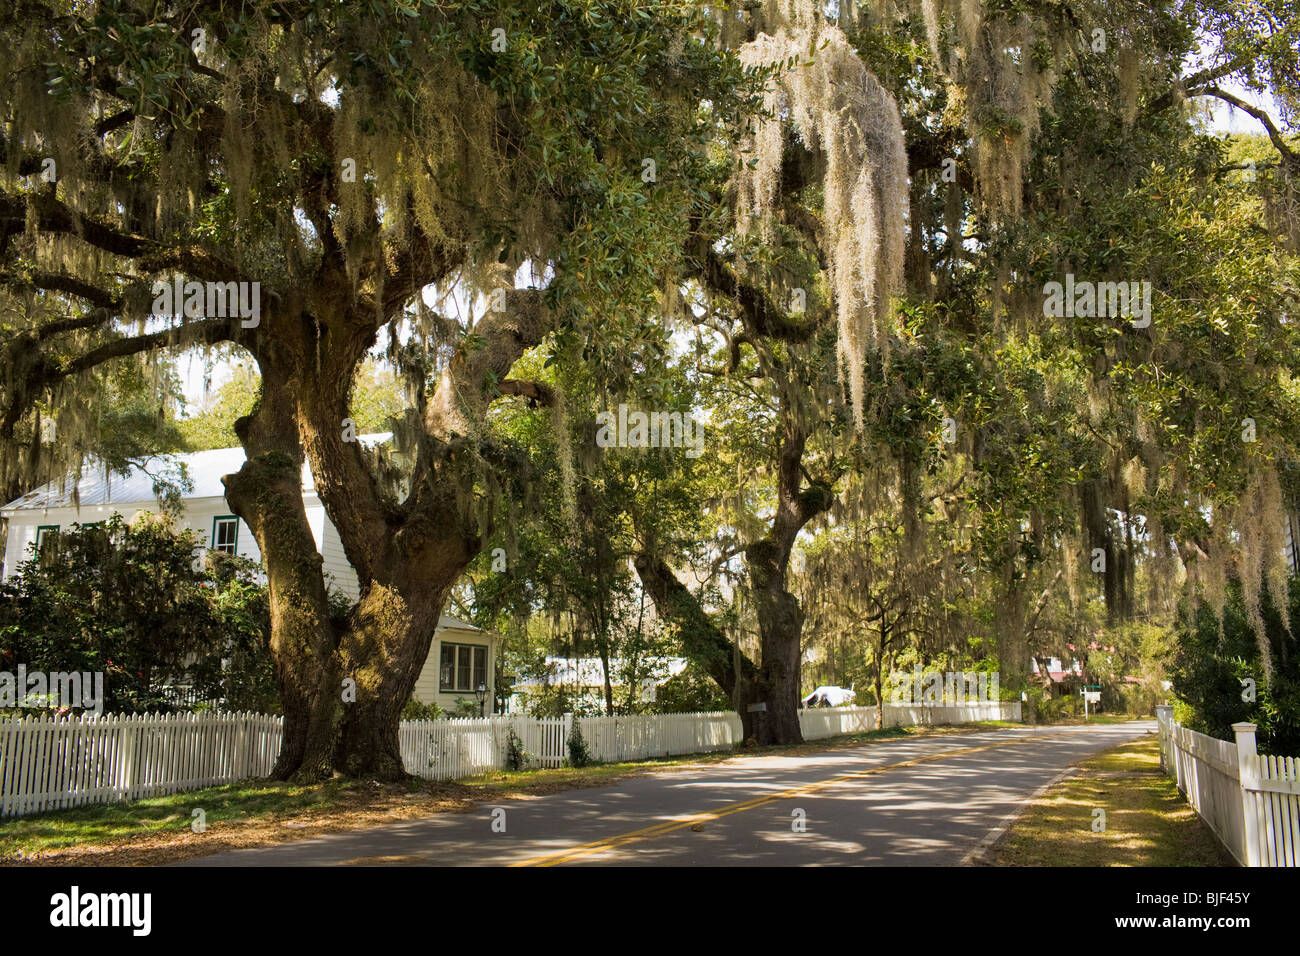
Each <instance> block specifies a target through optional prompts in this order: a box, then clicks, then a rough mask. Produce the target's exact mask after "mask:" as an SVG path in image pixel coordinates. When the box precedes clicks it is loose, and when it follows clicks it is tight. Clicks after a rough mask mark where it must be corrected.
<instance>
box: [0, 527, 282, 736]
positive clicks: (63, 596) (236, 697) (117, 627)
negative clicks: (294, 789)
mask: <svg viewBox="0 0 1300 956" xmlns="http://www.w3.org/2000/svg"><path fill="white" fill-rule="evenodd" d="M200 550H201V539H200V536H199V535H198V533H197V532H193V531H189V530H184V529H179V530H178V529H177V528H175V527H174V526H173V525H172V524H171V522H170V520H169V519H168V518H166V517H164V516H156V515H146V516H143V517H141V518H140V519H138V520H137V521H135V522H134V523H133V524H130V525H128V524H127V523H126V522H125V521H124V520H123V519H122V518H121V516H120V515H114V516H113V517H111V518H110V519H108V520H107V521H105V522H103V523H102V524H98V525H76V526H73V527H72V528H70V529H67V530H65V531H63V532H61V533H60V534H59V535H58V537H57V539H55V541H54V542H51V544H50V545H49V547H48V549H47V550H44V551H43V552H42V553H41V554H39V555H33V557H32V559H31V560H29V561H27V562H26V563H24V564H23V565H21V566H20V568H19V570H18V574H17V575H16V576H15V577H14V578H11V579H10V580H8V581H6V582H5V583H4V584H3V585H0V660H3V662H4V664H5V667H6V669H12V667H13V666H15V665H17V664H18V663H23V664H25V665H26V666H27V667H28V669H30V670H42V671H71V670H78V671H91V672H95V671H102V672H103V673H104V675H105V676H104V690H105V698H106V699H105V702H104V707H105V709H106V710H109V711H114V712H127V713H129V712H140V711H154V710H163V711H166V710H172V709H175V706H174V705H173V703H172V702H171V700H170V698H169V696H168V694H167V692H166V688H168V687H169V686H172V685H186V686H192V687H193V688H194V689H195V690H196V691H197V692H198V694H199V696H200V697H204V698H209V699H217V700H223V701H224V702H225V703H226V705H227V706H229V707H231V708H236V709H241V710H244V709H247V710H257V711H261V712H276V711H278V709H279V701H278V695H277V694H276V692H275V685H274V681H273V679H272V674H271V664H270V656H269V653H268V650H267V642H268V638H269V633H270V625H269V619H268V610H267V594H266V589H265V587H264V585H263V584H261V583H260V581H259V577H260V575H259V573H258V571H257V569H256V567H255V566H253V565H251V564H250V563H249V562H247V561H241V560H238V559H231V558H229V557H228V556H225V555H221V556H219V557H213V558H212V559H211V560H208V561H206V562H204V561H202V560H196V558H195V554H196V552H199V551H200Z"/></svg>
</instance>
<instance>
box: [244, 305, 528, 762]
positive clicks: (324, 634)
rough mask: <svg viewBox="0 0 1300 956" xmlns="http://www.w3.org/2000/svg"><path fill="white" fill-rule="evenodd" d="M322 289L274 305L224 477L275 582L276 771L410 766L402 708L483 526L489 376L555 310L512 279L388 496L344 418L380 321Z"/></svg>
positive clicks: (441, 392)
mask: <svg viewBox="0 0 1300 956" xmlns="http://www.w3.org/2000/svg"><path fill="white" fill-rule="evenodd" d="M334 291H335V293H336V294H337V295H338V299H337V300H336V301H344V296H343V295H342V292H341V290H334ZM320 294H321V297H320V298H317V299H315V300H313V301H312V303H311V305H312V306H313V308H312V309H307V308H304V307H303V305H304V303H301V302H300V303H290V307H289V308H288V309H286V312H287V313H288V314H287V315H286V316H275V317H274V318H276V319H278V320H279V321H278V323H277V325H276V326H275V345H274V347H272V348H263V349H260V350H259V352H258V354H257V356H256V357H257V359H258V362H259V365H260V366H261V371H262V377H263V387H262V394H261V398H260V400H259V402H258V404H257V406H256V407H255V409H254V411H253V412H252V413H251V414H250V415H249V416H248V417H246V418H243V419H241V420H240V421H239V422H238V423H237V425H236V430H237V432H238V434H239V436H240V440H241V442H242V443H243V445H244V448H245V451H246V453H247V459H246V461H245V463H244V465H243V467H242V468H241V469H240V470H239V472H237V473H235V474H233V475H227V476H226V477H225V479H224V481H225V484H226V496H227V500H228V501H229V503H230V506H231V508H232V510H234V512H235V513H236V514H237V515H239V516H240V517H241V518H243V519H244V521H245V522H246V523H247V524H248V526H249V528H251V529H252V531H253V534H254V536H255V537H256V539H257V542H258V546H259V547H260V549H261V552H262V558H263V562H264V564H265V567H266V573H267V582H268V586H269V590H270V595H271V653H272V658H273V660H274V666H275V675H276V681H277V684H278V685H279V689H280V694H281V698H282V701H283V706H284V712H285V724H284V736H283V742H282V745H281V752H280V756H279V759H278V760H277V762H276V765H275V768H274V770H273V776H275V777H276V778H278V779H286V780H294V781H302V782H307V781H313V780H320V779H324V778H326V777H329V776H331V775H332V774H334V773H343V774H346V775H349V776H366V777H372V778H376V779H382V780H395V779H399V778H401V777H403V776H405V773H406V771H405V768H404V766H403V763H402V756H401V750H400V747H399V742H398V725H399V722H400V715H401V711H402V708H403V707H404V706H405V705H406V702H407V700H409V699H410V696H411V693H412V691H413V690H414V688H415V682H416V679H417V678H418V676H419V674H420V671H421V669H422V668H423V667H424V664H425V661H426V659H427V658H428V655H429V649H430V647H431V646H432V642H433V638H434V635H435V633H436V630H437V624H438V618H439V615H440V614H441V612H442V608H443V606H444V604H445V603H446V600H447V597H448V594H449V593H450V591H451V589H452V587H453V586H454V585H455V583H456V581H457V579H458V578H459V577H460V575H461V574H462V573H463V572H464V570H465V568H466V567H467V566H468V565H469V563H470V561H472V560H473V558H474V556H475V555H476V554H478V552H479V550H480V548H481V546H482V541H483V537H482V536H483V535H484V534H485V533H486V530H487V529H485V527H484V525H483V524H482V523H481V521H480V514H479V511H480V510H481V508H482V505H481V503H480V502H478V501H477V499H476V495H475V487H476V479H477V477H478V474H479V469H480V468H481V467H482V461H481V459H480V457H479V451H478V447H479V438H478V435H479V432H480V427H481V423H482V422H483V421H484V419H485V416H486V410H487V406H488V404H489V403H490V401H491V400H492V399H493V398H494V397H496V396H497V395H499V394H500V392H499V391H498V390H497V385H496V383H499V382H501V381H502V380H504V379H505V377H506V375H507V373H508V372H509V369H510V367H511V366H512V365H513V364H514V362H515V360H516V359H517V358H518V357H519V355H521V354H522V353H523V351H524V350H526V349H527V348H529V347H530V346H532V345H534V344H536V343H537V342H539V341H540V340H541V338H542V336H543V335H544V334H545V329H546V328H547V322H548V321H549V313H547V312H545V311H544V310H543V309H542V308H541V306H540V304H539V302H538V299H537V296H536V295H535V294H532V293H529V292H510V293H508V294H507V302H508V304H509V306H510V308H509V309H508V312H507V313H499V314H498V313H494V314H492V315H491V316H489V317H488V318H486V319H484V320H483V321H482V322H480V324H479V326H478V329H477V332H478V334H479V335H480V336H481V344H478V345H476V347H474V348H472V349H466V348H462V350H461V351H460V352H458V353H457V354H456V355H455V357H453V359H452V361H451V363H450V365H449V367H448V368H447V369H446V371H445V372H444V376H443V379H442V381H441V382H440V385H439V388H438V390H437V391H436V392H435V394H434V396H433V400H432V401H431V402H430V403H429V406H428V407H427V408H426V409H425V421H424V425H425V433H424V434H423V435H422V436H420V438H419V442H418V447H417V448H416V449H415V456H416V457H415V463H414V466H413V469H412V477H411V479H410V481H409V486H408V493H407V496H406V498H405V500H404V501H402V502H400V503H394V501H393V500H392V498H391V497H388V496H386V495H385V494H384V493H383V492H382V491H381V489H380V488H379V486H378V485H377V482H376V479H375V477H374V476H373V474H372V471H371V469H370V468H369V467H368V465H367V463H366V461H365V459H364V456H363V453H362V451H361V448H360V446H359V445H358V444H357V443H356V442H355V441H351V440H349V439H348V438H347V437H345V432H344V429H343V428H342V424H343V421H344V419H345V418H347V417H348V393H349V390H350V387H351V383H352V377H353V374H354V370H355V368H356V367H357V365H358V363H359V362H360V361H361V359H362V358H363V356H364V355H365V353H366V351H367V349H368V348H369V347H370V345H371V344H372V342H373V332H372V333H371V334H368V335H367V334H358V333H357V331H356V330H357V329H358V328H360V327H362V323H361V322H360V321H359V320H358V317H357V315H356V314H355V313H348V312H347V311H346V310H345V309H343V308H340V307H338V306H335V307H334V309H335V311H334V312H333V313H331V312H330V311H329V310H330V307H331V306H330V302H329V287H328V285H327V284H323V285H322V288H321V290H320ZM290 317H292V318H294V319H297V321H292V322H291V321H290V320H289V319H290ZM332 335H333V336H334V338H333V339H332V340H331V336H332ZM453 394H454V400H453ZM304 461H306V462H309V463H310V465H311V471H312V477H313V480H314V484H315V488H316V491H317V493H318V494H319V496H320V499H321V502H322V503H323V505H324V507H325V511H326V513H327V514H328V515H329V518H330V520H331V521H332V522H333V524H334V525H335V527H336V528H337V529H338V532H339V537H340V540H341V541H342V544H343V548H344V552H345V553H346V555H347V558H348V561H349V563H350V564H351V565H352V567H353V568H354V569H355V571H356V573H357V579H358V585H359V590H360V598H359V601H358V602H357V604H356V605H355V607H353V608H352V610H351V612H350V614H349V615H348V617H347V619H346V620H331V619H330V616H329V602H328V596H327V591H326V587H325V582H324V576H323V573H322V559H321V556H320V554H319V553H318V552H317V549H316V542H315V539H314V537H313V535H312V531H311V527H310V525H309V524H308V521H307V516H306V510H305V508H304V505H303V499H302V466H303V463H304Z"/></svg>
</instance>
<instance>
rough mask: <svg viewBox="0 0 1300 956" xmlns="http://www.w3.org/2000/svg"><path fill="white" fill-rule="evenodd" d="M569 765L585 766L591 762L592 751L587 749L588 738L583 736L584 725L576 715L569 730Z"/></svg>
mask: <svg viewBox="0 0 1300 956" xmlns="http://www.w3.org/2000/svg"><path fill="white" fill-rule="evenodd" d="M568 743H569V766H570V767H585V766H587V765H588V764H589V763H591V751H589V750H588V749H587V741H586V738H584V737H583V736H582V725H581V724H580V723H579V722H578V719H577V718H576V717H575V718H574V720H573V727H572V729H571V730H570V731H569V741H568Z"/></svg>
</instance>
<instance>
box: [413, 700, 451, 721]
mask: <svg viewBox="0 0 1300 956" xmlns="http://www.w3.org/2000/svg"><path fill="white" fill-rule="evenodd" d="M446 716H447V712H446V711H445V710H443V709H442V708H441V707H439V706H438V705H437V704H426V703H424V702H422V701H418V700H416V699H415V698H414V697H412V698H411V699H410V700H408V701H407V702H406V706H405V707H403V708H402V720H439V719H441V718H443V717H446Z"/></svg>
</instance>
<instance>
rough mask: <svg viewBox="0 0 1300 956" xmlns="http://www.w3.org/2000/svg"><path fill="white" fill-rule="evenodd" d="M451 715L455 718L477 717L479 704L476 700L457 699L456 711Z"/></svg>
mask: <svg viewBox="0 0 1300 956" xmlns="http://www.w3.org/2000/svg"><path fill="white" fill-rule="evenodd" d="M451 715H452V716H453V717H477V716H478V715H479V703H478V701H476V700H466V699H465V698H464V697H457V698H456V709H455V710H454V711H452V714H451Z"/></svg>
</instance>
